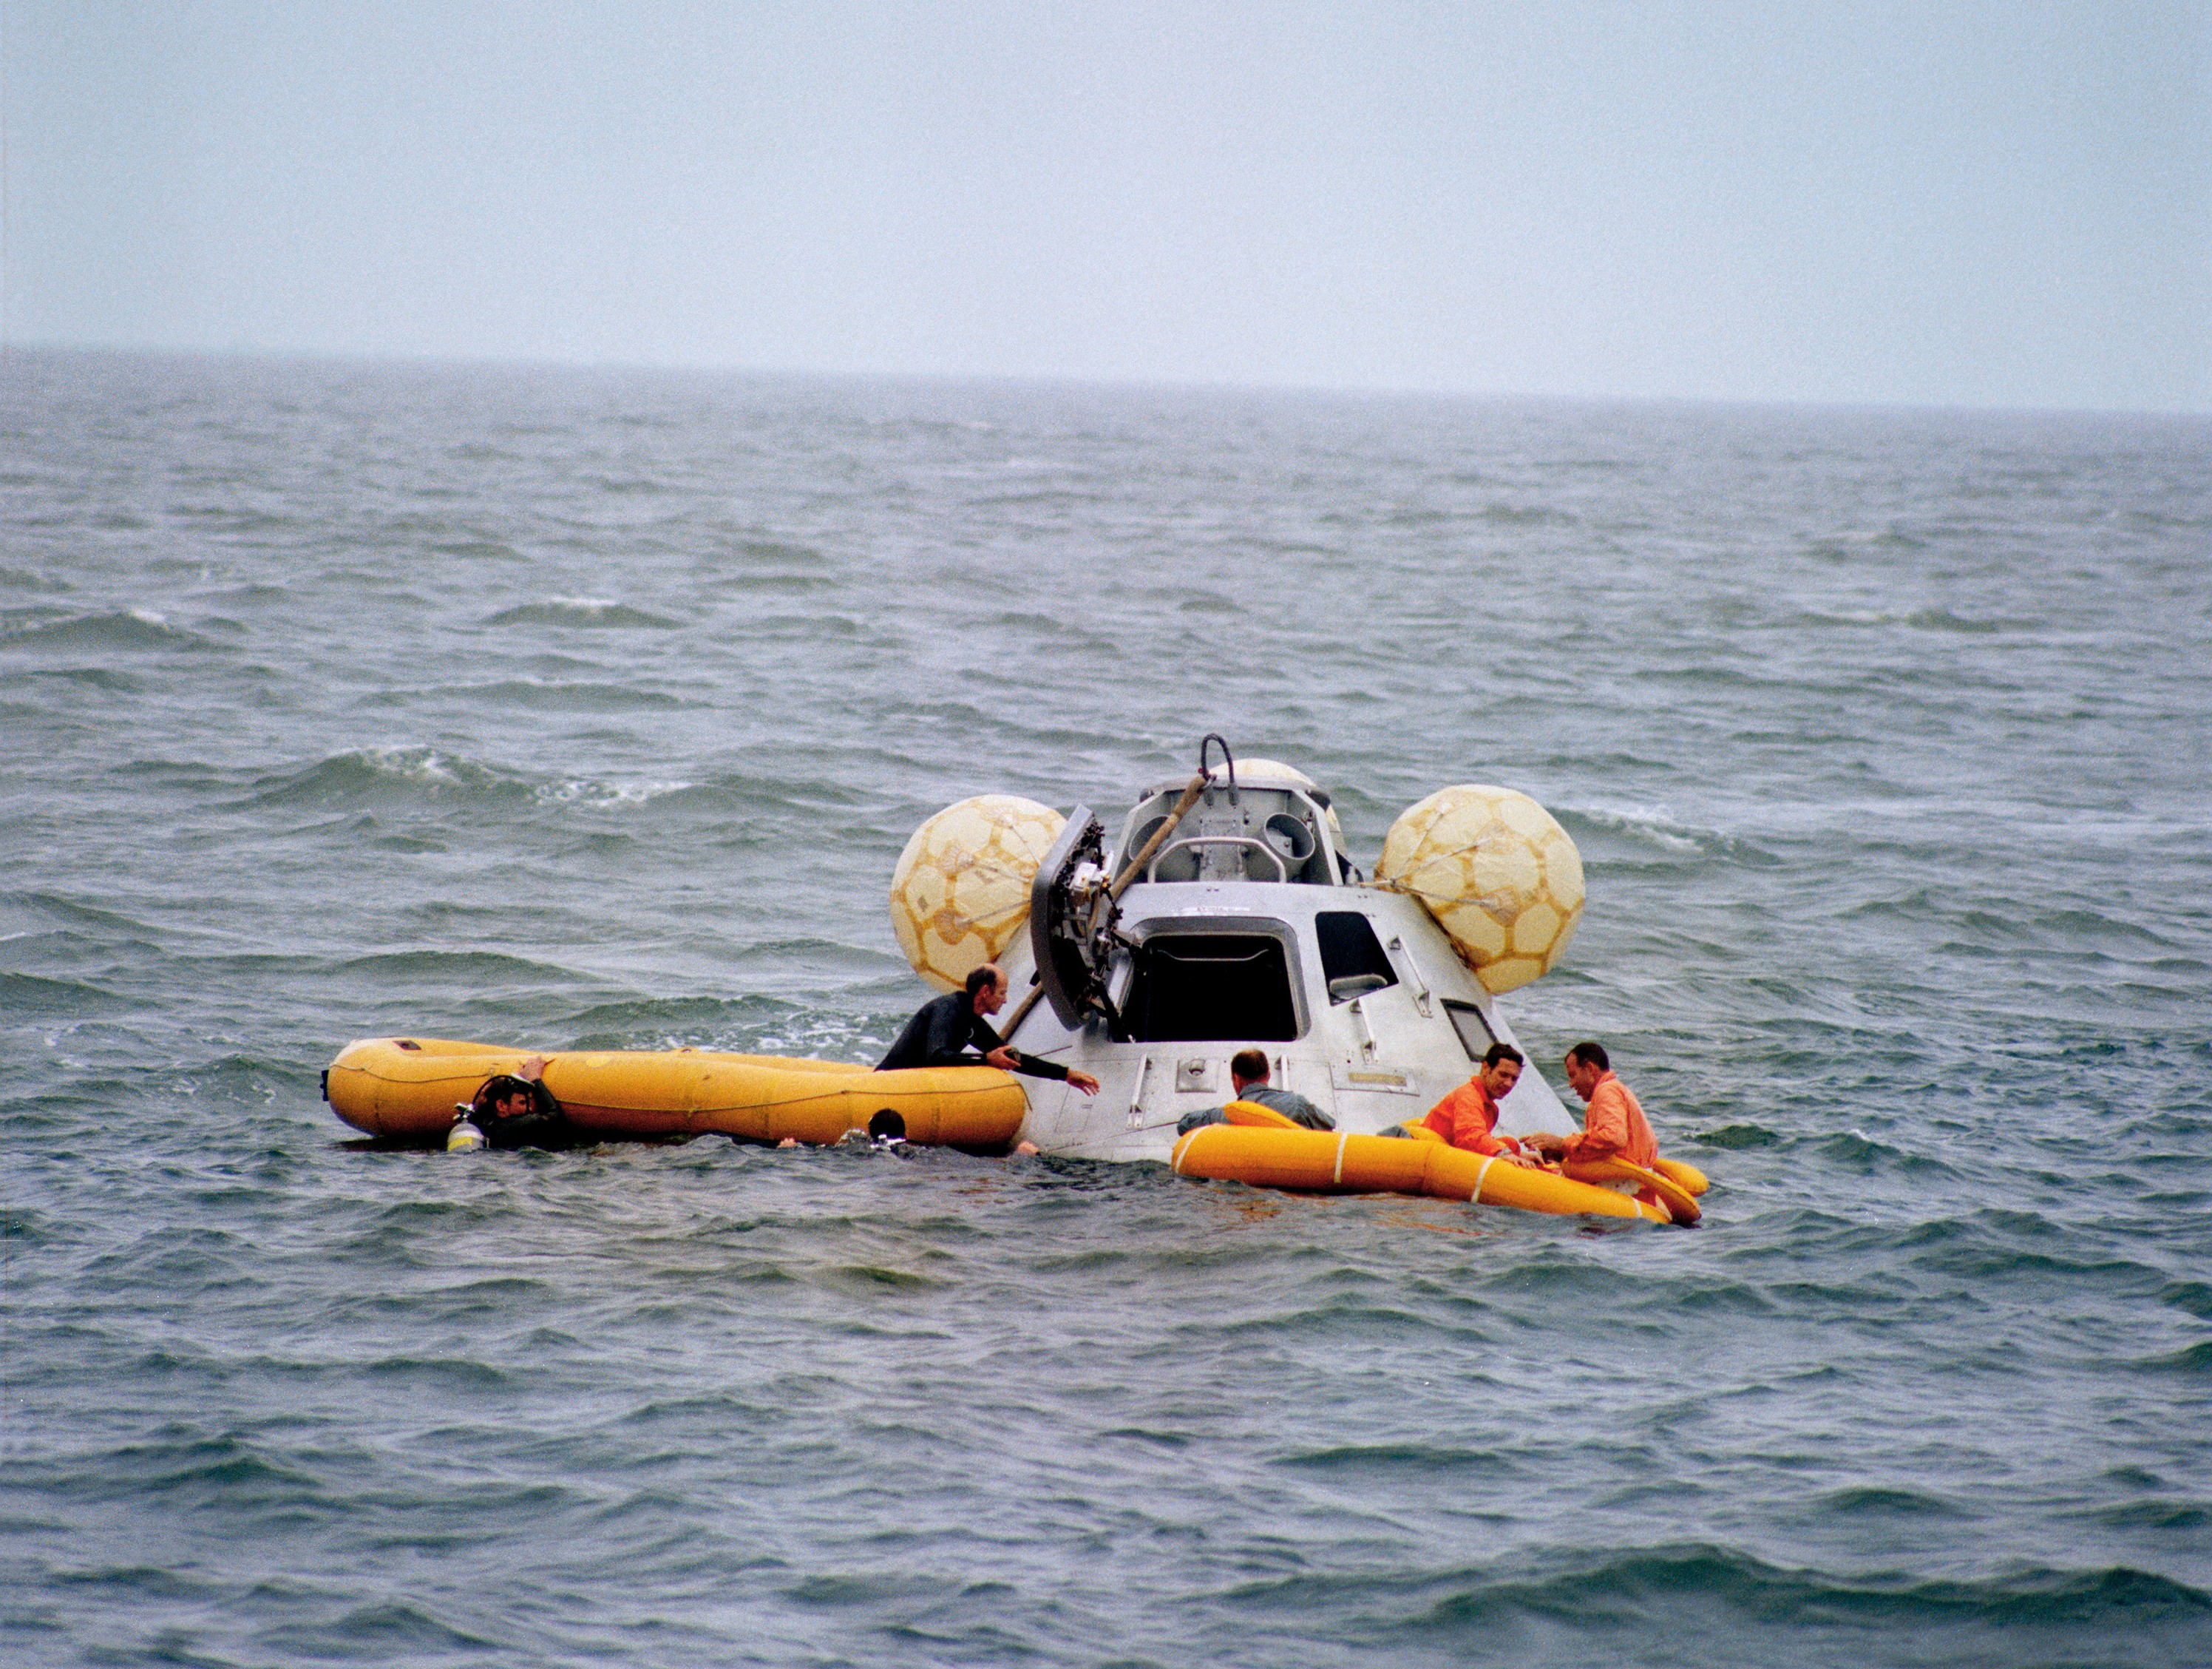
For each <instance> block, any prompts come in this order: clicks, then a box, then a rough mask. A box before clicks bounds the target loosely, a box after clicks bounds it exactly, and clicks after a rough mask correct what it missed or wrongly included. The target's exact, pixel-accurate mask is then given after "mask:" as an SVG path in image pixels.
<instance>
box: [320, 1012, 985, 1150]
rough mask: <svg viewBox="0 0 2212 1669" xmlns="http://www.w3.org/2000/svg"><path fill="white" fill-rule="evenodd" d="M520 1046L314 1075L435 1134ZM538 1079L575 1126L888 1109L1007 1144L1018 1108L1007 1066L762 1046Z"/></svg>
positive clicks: (754, 1125)
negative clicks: (850, 1058)
mask: <svg viewBox="0 0 2212 1669" xmlns="http://www.w3.org/2000/svg"><path fill="white" fill-rule="evenodd" d="M530 1058H531V1056H530V1054H529V1053H528V1051H524V1050H520V1049H501V1048H500V1047H498V1046H497V1045H493V1044H486V1043H454V1042H450V1041H447V1040H446V1039H439V1038H370V1039H365V1040H363V1041H362V1042H360V1043H354V1044H349V1045H346V1047H345V1049H344V1050H343V1051H341V1052H340V1053H339V1055H338V1057H337V1060H335V1061H333V1062H331V1069H330V1070H329V1071H328V1072H327V1073H325V1075H324V1080H323V1083H324V1088H323V1093H324V1094H325V1096H326V1097H327V1098H328V1099H329V1100H330V1104H331V1111H333V1112H336V1113H337V1116H338V1117H339V1118H343V1119H344V1120H345V1121H346V1123H348V1124H351V1125H353V1126H354V1127H355V1128H356V1129H358V1130H367V1131H368V1133H369V1134H370V1135H372V1136H386V1137H392V1138H396V1139H398V1140H403V1141H421V1142H429V1141H434V1140H435V1139H437V1138H439V1137H441V1136H444V1135H445V1133H446V1131H447V1129H448V1128H449V1127H450V1126H451V1125H452V1124H453V1106H454V1103H456V1102H459V1101H466V1100H468V1099H471V1097H473V1096H474V1095H475V1094H476V1093H477V1089H478V1088H479V1087H481V1086H482V1085H483V1082H484V1081H485V1080H486V1079H488V1078H490V1077H493V1076H495V1075H497V1074H499V1073H502V1072H513V1071H515V1070H517V1069H519V1068H520V1066H521V1065H522V1063H523V1062H524V1061H526V1060H527V1059H530ZM544 1059H545V1069H544V1083H545V1087H546V1088H548V1089H549V1090H550V1091H552V1092H553V1094H554V1096H555V1097H556V1099H558V1100H559V1101H560V1103H561V1106H562V1111H563V1112H566V1113H567V1114H568V1120H569V1122H570V1123H571V1124H574V1126H575V1127H576V1130H577V1131H578V1133H579V1134H580V1135H582V1136H586V1137H589V1136H622V1137H630V1138H636V1137H640V1136H644V1137H653V1136H699V1135H705V1134H709V1133H719V1134H720V1135H723V1136H739V1137H743V1138H744V1139H747V1140H750V1141H755V1142H780V1141H781V1140H782V1139H783V1138H784V1137H785V1136H795V1137H796V1138H798V1139H799V1141H801V1142H817V1143H818V1142H835V1141H836V1140H838V1138H840V1137H841V1136H843V1135H844V1134H845V1133H846V1132H847V1131H848V1130H865V1129H866V1128H867V1124H868V1120H869V1119H870V1118H872V1117H873V1116H874V1115H875V1114H876V1113H877V1112H879V1111H881V1110H883V1109H884V1108H886V1107H888V1108H890V1109H891V1110H892V1111H894V1112H896V1113H897V1114H898V1115H899V1116H900V1117H901V1118H903V1119H905V1120H906V1135H907V1140H908V1141H909V1142H929V1143H937V1144H942V1145H944V1146H947V1147H955V1148H977V1149H981V1150H984V1151H993V1150H998V1149H1003V1148H1006V1147H1008V1146H1009V1145H1011V1144H1012V1142H1013V1140H1014V1136H1015V1134H1016V1132H1018V1130H1020V1129H1021V1125H1022V1118H1023V1115H1024V1112H1026V1111H1027V1103H1026V1102H1025V1101H1024V1099H1023V1096H1022V1090H1021V1086H1020V1085H1019V1084H1018V1083H1016V1082H1015V1081H1014V1079H1013V1076H1012V1074H1010V1073H1005V1072H1001V1071H1000V1070H998V1069H996V1068H995V1067H988V1066H931V1067H915V1068H913V1069H908V1070H906V1071H901V1072H872V1071H871V1070H869V1069H867V1068H866V1067H865V1066H856V1065H854V1064H852V1063H848V1062H844V1061H805V1060H793V1059H788V1058H786V1057H781V1056H775V1055H719V1054H709V1053H706V1052H704V1051H696V1050H690V1049H684V1050H676V1051H668V1052H664V1053H647V1052H643V1051H613V1050H607V1051H599V1050H592V1051H579V1052H576V1053H573V1054H564V1055H550V1056H547V1057H544Z"/></svg>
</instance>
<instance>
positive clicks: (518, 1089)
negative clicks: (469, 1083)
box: [470, 1072, 553, 1118]
mask: <svg viewBox="0 0 2212 1669" xmlns="http://www.w3.org/2000/svg"><path fill="white" fill-rule="evenodd" d="M518 1095H526V1096H528V1097H529V1098H530V1106H529V1109H528V1111H529V1112H546V1111H547V1110H548V1109H549V1107H550V1106H551V1105H552V1102H553V1097H552V1095H551V1094H550V1093H548V1092H547V1090H546V1088H545V1086H544V1085H543V1084H540V1083H537V1082H534V1081H532V1080H531V1079H528V1078H518V1077H516V1076H515V1075H513V1073H510V1072H502V1073H500V1074H499V1075H496V1076H495V1077H491V1078H487V1079H486V1080H484V1087H483V1088H482V1089H480V1090H478V1091H477V1094H476V1099H475V1100H474V1101H472V1102H471V1103H470V1111H471V1113H472V1114H473V1115H474V1116H475V1117H476V1118H490V1117H491V1116H492V1112H493V1109H494V1108H495V1107H496V1106H499V1104H500V1103H501V1101H511V1100H513V1099H514V1098H515V1097H516V1096H518Z"/></svg>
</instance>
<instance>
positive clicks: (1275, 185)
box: [0, 0, 2212, 411]
mask: <svg viewBox="0 0 2212 1669" xmlns="http://www.w3.org/2000/svg"><path fill="white" fill-rule="evenodd" d="M0 8H4V10H3V11H0V35H4V44H5V52H6V82H7V85H6V93H5V100H4V102H5V106H6V128H7V134H6V137H7V167H6V174H7V184H8V192H7V213H6V221H7V228H6V229H7V248H6V261H5V277H6V285H5V289H6V319H5V329H6V334H7V337H8V338H9V340H11V341H13V342H14V343H15V344H112V345H145V346H165V347H184V348H214V349H224V348H244V349H256V350H311V351H329V352H343V353H369V354H380V355H384V354H392V355H410V356H414V355H432V356H495V357H501V358H531V359H538V358H550V359H561V360H581V361H615V362H644V363H661V364H684V365H692V364H711V365H730V366H741V367H757V368H772V369H815V370H826V371H888V372H951V373H975V374H1014V375H1048V376H1054V377H1105V378H1117V379H1119V378H1138V379H1159V380H1170V381H1225V382H1236V383H1258V384H1302V385H1323V386H1332V387H1379V388H1417V389H1437V390H1451V391H1467V392H1474V393H1559V394H1591V395H1631V396H1645V395H1662V396H1687V397H1713V398H1724V399H1736V398H1747V399H1808V400H1873V401H1911V402H1940V403H1957V404H1973V405H1983V404H1999V405H2056V406H2076V405H2087V406H2118V407H2129V408H2142V409H2177V408H2179V409H2188V410H2196V411H2203V410H2208V409H2212V3H2165V4H2148V5H2127V4H2119V3H2112V4H2057V5H2045V6H2038V5H2027V4H2011V5H1942V4H1917V5H1842V6H1838V5H1825V4H1814V5H1806V4H1801V3H1771V0H1770V3H1761V4H1755V5H1743V6H1732V5H1699V6H1663V5H1620V6H1588V5H1584V6H1571V5H1570V6H1561V5H1558V4H1553V3H1546V0H1528V3H1524V4H1516V5H1510V6H1497V5H1486V4H1461V5H1422V4H1386V3H1369V4H1356V5H1355V4H1346V5H1340V6H1277V5H1238V6H1219V5H1208V4H1205V3H1202V0H1174V3H1169V4H1161V5H1152V4H1146V3H1139V0H1121V3H1109V4H1099V5H1091V4H1082V3H1073V4H1071V3H1046V0H1036V3H1033V4H1026V5H1012V4H1006V5H997V4H954V3H946V4H939V5H928V4H909V5H876V4H855V5H842V4H836V3H826V0H825V3H818V4H793V5H785V4H756V5H748V4H740V3H726V4H708V3H699V0H667V3H660V4H653V3H649V0H637V3H633V4H594V3H563V0H530V3H526V4H524V3H516V4H508V3H458V0H456V3H430V0H376V3H361V4H356V3H336V0H333V3H315V0H291V3H245V0H167V3H142V4H131V3H120V0H0Z"/></svg>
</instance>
